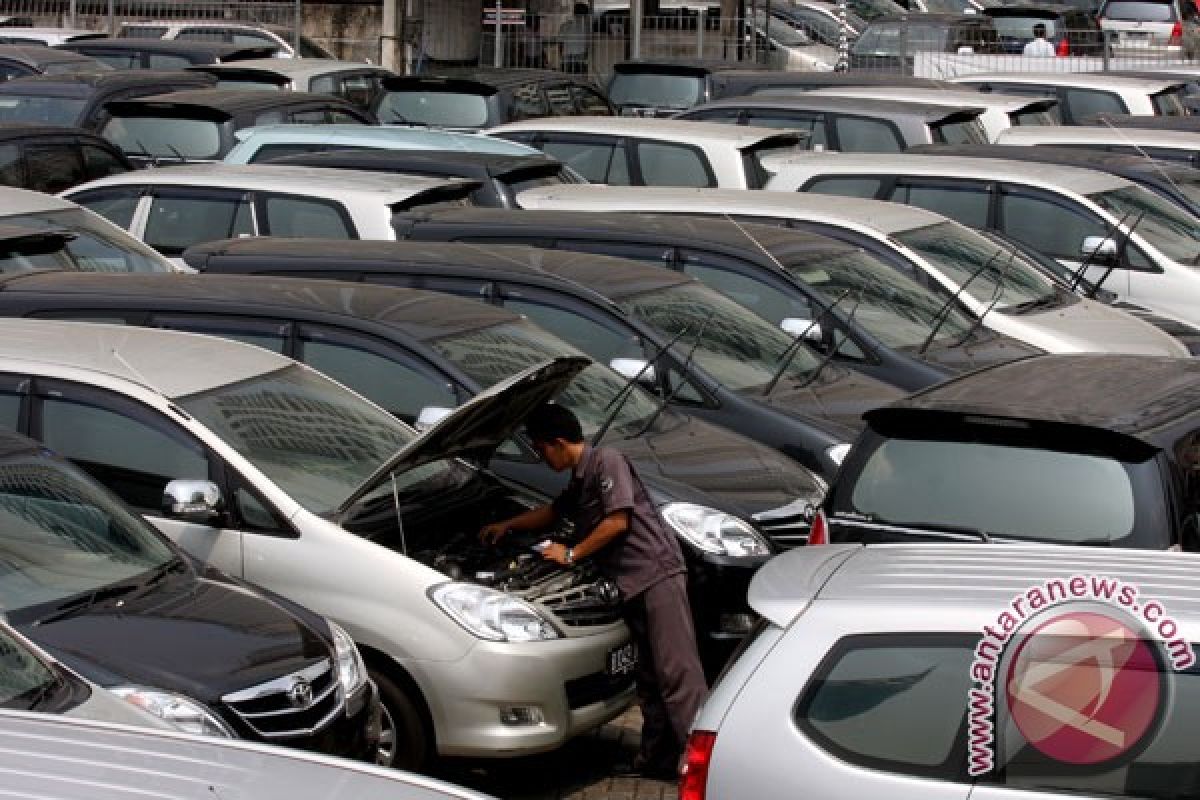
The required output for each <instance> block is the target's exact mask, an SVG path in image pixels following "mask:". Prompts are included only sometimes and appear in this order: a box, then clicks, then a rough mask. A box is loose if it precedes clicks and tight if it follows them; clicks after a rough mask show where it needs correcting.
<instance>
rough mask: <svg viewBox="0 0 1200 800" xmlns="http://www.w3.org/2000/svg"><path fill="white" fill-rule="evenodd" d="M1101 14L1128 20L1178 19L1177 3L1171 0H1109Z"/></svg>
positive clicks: (1157, 20) (1109, 17)
mask: <svg viewBox="0 0 1200 800" xmlns="http://www.w3.org/2000/svg"><path fill="white" fill-rule="evenodd" d="M1099 16H1100V18H1101V19H1112V20H1122V21H1128V22H1174V21H1175V20H1176V19H1178V14H1177V13H1176V11H1175V3H1174V2H1170V0H1168V2H1155V1H1154V0H1109V2H1107V3H1105V4H1104V5H1103V6H1102V7H1101V9H1100V14H1099Z"/></svg>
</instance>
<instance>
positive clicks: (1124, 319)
mask: <svg viewBox="0 0 1200 800" xmlns="http://www.w3.org/2000/svg"><path fill="white" fill-rule="evenodd" d="M993 313H994V314H995V316H994V317H992V316H991V315H989V322H992V320H993V319H994V320H995V322H994V323H993V327H995V328H996V329H998V330H1000V329H1002V328H1001V325H1000V321H1001V320H1003V321H1004V324H1005V325H1008V324H1013V325H1016V326H1020V327H1021V328H1024V329H1025V330H1026V331H1028V333H1029V335H1025V336H1020V338H1022V339H1023V340H1025V341H1026V342H1029V343H1030V344H1033V345H1036V346H1038V347H1041V348H1043V349H1045V350H1047V351H1049V352H1053V353H1072V352H1080V353H1086V352H1102V353H1130V354H1136V355H1154V356H1184V357H1186V356H1188V355H1190V354H1189V353H1188V350H1187V348H1186V347H1185V346H1184V345H1183V344H1182V343H1180V342H1179V341H1177V340H1176V339H1174V338H1172V337H1171V336H1170V335H1169V334H1167V333H1166V332H1164V331H1161V330H1159V329H1158V328H1156V327H1154V326H1153V325H1151V324H1149V323H1147V322H1144V321H1142V320H1140V319H1137V318H1136V317H1134V316H1133V315H1132V314H1127V313H1125V312H1123V311H1118V310H1117V309H1115V308H1112V307H1110V306H1106V305H1104V304H1103V303H1098V302H1096V301H1094V300H1080V301H1079V302H1075V303H1071V304H1070V305H1067V306H1061V307H1059V308H1052V309H1048V310H1045V311H1041V310H1036V311H1032V312H1030V313H1025V314H1008V313H1005V312H1003V311H1001V312H999V313H995V312H993ZM1006 332H1007V331H1006ZM1010 335H1019V334H1016V332H1015V329H1014V331H1013V333H1011V334H1010ZM1043 340H1044V341H1043Z"/></svg>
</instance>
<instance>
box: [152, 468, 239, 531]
mask: <svg viewBox="0 0 1200 800" xmlns="http://www.w3.org/2000/svg"><path fill="white" fill-rule="evenodd" d="M223 505H224V504H223V503H222V502H221V490H220V489H218V488H217V485H216V484H215V483H213V482H212V481H203V480H188V479H185V480H173V481H171V482H170V483H168V484H167V487H166V488H165V489H163V497H162V509H163V514H164V515H165V516H167V517H169V518H170V519H177V520H181V521H183V522H195V523H198V524H200V525H210V524H212V523H213V522H214V521H215V520H216V519H217V518H218V517H220V516H221V510H222V507H223Z"/></svg>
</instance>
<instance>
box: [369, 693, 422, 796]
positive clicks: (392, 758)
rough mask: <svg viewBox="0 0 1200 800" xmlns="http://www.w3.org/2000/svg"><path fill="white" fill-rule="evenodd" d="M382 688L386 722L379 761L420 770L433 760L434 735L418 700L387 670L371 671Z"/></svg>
mask: <svg viewBox="0 0 1200 800" xmlns="http://www.w3.org/2000/svg"><path fill="white" fill-rule="evenodd" d="M369 672H370V673H371V680H373V681H375V686H377V687H378V688H379V700H380V703H381V704H382V706H383V724H382V726H381V727H382V729H381V730H380V733H379V747H378V749H377V751H376V756H375V763H376V764H379V765H380V766H384V767H396V768H397V769H405V770H409V771H411V772H419V771H421V769H422V768H423V767H425V766H426V765H427V764H428V762H429V757H430V755H431V753H430V751H431V750H432V747H431V745H432V738H433V737H432V736H431V735H430V731H429V730H428V729H427V727H426V725H425V720H424V718H423V717H422V715H421V711H420V708H419V707H418V705H417V703H416V702H414V701H413V699H412V698H411V697H409V695H408V692H406V691H404V690H403V689H401V688H400V687H399V686H398V685H397V684H396V682H395V681H394V680H392V679H391V678H390V677H389V676H388V675H387V674H385V673H383V672H377V671H375V670H369Z"/></svg>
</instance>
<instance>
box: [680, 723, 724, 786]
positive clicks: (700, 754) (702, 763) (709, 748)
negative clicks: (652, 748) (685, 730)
mask: <svg viewBox="0 0 1200 800" xmlns="http://www.w3.org/2000/svg"><path fill="white" fill-rule="evenodd" d="M716 744H717V734H715V733H714V732H712V731H692V735H691V736H689V737H688V740H687V747H686V748H684V751H683V769H682V770H681V771H680V773H679V800H704V795H705V792H706V791H707V789H708V765H709V764H710V763H711V762H712V753H713V747H715V746H716Z"/></svg>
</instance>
